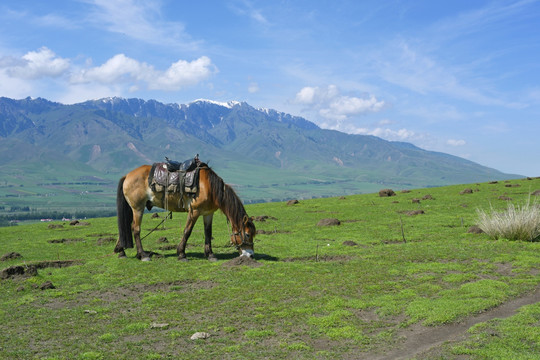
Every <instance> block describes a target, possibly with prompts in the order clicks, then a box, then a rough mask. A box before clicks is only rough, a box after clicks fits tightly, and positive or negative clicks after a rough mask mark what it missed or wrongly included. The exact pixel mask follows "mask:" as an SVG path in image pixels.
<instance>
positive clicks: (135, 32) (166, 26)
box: [86, 0, 198, 50]
mask: <svg viewBox="0 0 540 360" xmlns="http://www.w3.org/2000/svg"><path fill="white" fill-rule="evenodd" d="M86 2H88V3H90V4H92V5H94V7H93V9H92V11H90V13H89V15H88V21H89V22H91V23H95V25H96V27H98V28H106V29H107V30H108V31H110V32H115V33H119V34H122V35H125V36H128V37H130V38H132V39H135V40H139V41H144V42H146V43H148V44H154V45H159V46H174V47H178V48H183V49H188V50H193V49H195V48H197V47H198V42H197V41H194V40H193V39H191V37H190V36H189V35H188V34H187V33H186V32H185V29H184V25H183V24H182V23H180V22H170V21H165V20H163V16H162V14H161V6H162V2H161V1H159V0H145V1H138V0H86Z"/></svg>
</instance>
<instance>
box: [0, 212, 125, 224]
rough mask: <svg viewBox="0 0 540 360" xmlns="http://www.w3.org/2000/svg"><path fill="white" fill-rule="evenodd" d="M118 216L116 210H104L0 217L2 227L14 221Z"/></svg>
mask: <svg viewBox="0 0 540 360" xmlns="http://www.w3.org/2000/svg"><path fill="white" fill-rule="evenodd" d="M109 216H116V210H114V209H103V210H81V211H75V212H73V211H69V210H66V211H57V210H53V211H37V212H24V213H17V214H6V215H0V226H10V225H13V224H14V223H13V222H12V220H39V219H53V220H62V219H72V218H74V219H84V218H96V217H109Z"/></svg>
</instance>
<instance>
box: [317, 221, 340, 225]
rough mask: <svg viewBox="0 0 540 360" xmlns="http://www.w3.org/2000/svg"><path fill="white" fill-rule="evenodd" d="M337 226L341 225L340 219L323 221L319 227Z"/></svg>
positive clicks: (319, 223)
mask: <svg viewBox="0 0 540 360" xmlns="http://www.w3.org/2000/svg"><path fill="white" fill-rule="evenodd" d="M335 225H341V221H339V220H338V219H321V220H320V221H319V222H318V223H317V226H335Z"/></svg>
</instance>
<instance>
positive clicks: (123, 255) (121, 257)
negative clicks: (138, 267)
mask: <svg viewBox="0 0 540 360" xmlns="http://www.w3.org/2000/svg"><path fill="white" fill-rule="evenodd" d="M118 258H119V259H127V256H126V254H125V253H124V252H121V253H120V254H118Z"/></svg>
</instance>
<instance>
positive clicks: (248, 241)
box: [227, 219, 253, 250]
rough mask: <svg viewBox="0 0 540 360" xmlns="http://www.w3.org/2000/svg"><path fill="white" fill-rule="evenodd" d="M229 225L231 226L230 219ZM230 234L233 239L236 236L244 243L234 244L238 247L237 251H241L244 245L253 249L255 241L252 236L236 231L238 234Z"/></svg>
mask: <svg viewBox="0 0 540 360" xmlns="http://www.w3.org/2000/svg"><path fill="white" fill-rule="evenodd" d="M227 224H229V219H227ZM230 234H231V237H233V236H234V237H235V239H236V237H237V236H240V237H241V240H242V242H241V243H240V244H238V243H236V242H234V243H233V245H234V246H235V247H236V250H240V249H241V248H242V246H244V245H247V246H251V247H253V240H252V239H253V237H252V236H251V235H250V234H248V233H246V232H245V231H243V230H241V231H236V232H232V231H231V232H230Z"/></svg>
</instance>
